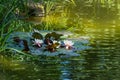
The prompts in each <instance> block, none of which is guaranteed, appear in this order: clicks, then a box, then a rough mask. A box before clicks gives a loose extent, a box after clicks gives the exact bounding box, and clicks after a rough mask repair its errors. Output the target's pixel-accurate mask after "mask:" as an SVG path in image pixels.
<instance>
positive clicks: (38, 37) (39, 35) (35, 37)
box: [32, 32, 43, 39]
mask: <svg viewBox="0 0 120 80" xmlns="http://www.w3.org/2000/svg"><path fill="white" fill-rule="evenodd" d="M32 37H33V38H34V39H43V36H42V34H40V33H38V32H34V33H33V34H32Z"/></svg>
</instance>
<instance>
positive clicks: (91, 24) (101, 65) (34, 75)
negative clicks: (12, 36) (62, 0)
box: [0, 0, 120, 80]
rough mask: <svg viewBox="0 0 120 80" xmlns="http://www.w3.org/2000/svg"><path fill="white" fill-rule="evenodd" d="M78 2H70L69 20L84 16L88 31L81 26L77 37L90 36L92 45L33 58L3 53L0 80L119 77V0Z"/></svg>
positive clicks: (107, 79)
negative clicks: (77, 51)
mask: <svg viewBox="0 0 120 80" xmlns="http://www.w3.org/2000/svg"><path fill="white" fill-rule="evenodd" d="M66 1H67V0H66ZM76 1H78V2H76V5H78V6H76V7H75V8H74V7H71V5H70V7H71V9H72V8H73V10H72V11H71V14H72V15H71V19H70V21H73V18H74V17H75V18H76V19H77V18H79V17H78V16H77V14H79V16H80V17H83V21H82V23H83V24H84V27H85V29H84V30H85V33H83V32H82V31H81V32H80V30H79V29H76V31H75V32H76V33H77V36H78V35H80V36H81V35H82V36H89V37H90V43H89V44H88V45H89V46H90V47H92V48H91V49H88V50H83V51H81V52H80V56H77V57H61V58H60V57H45V56H43V57H40V58H39V60H30V61H24V60H23V61H22V60H21V61H19V60H15V59H14V58H9V57H5V56H2V55H0V80H120V24H119V19H120V17H119V15H120V8H119V7H120V4H119V3H120V1H119V0H76ZM91 1H93V2H95V4H92V3H91ZM96 1H97V3H96ZM107 1H108V2H109V4H108V3H107ZM112 1H113V2H114V3H112ZM88 2H90V4H89V3H88ZM99 2H101V3H100V4H98V3H99ZM112 4H114V5H112ZM85 5H86V6H85ZM100 5H102V7H100ZM105 5H107V7H105ZM111 7H113V8H111ZM117 7H118V9H119V10H117ZM68 8H69V7H68ZM71 9H70V10H71ZM87 18H89V19H93V21H89V20H88V19H87ZM115 18H117V19H118V20H116V21H114V19H115ZM38 22H39V21H38ZM73 23H74V22H73ZM75 23H76V21H75ZM80 29H81V28H80Z"/></svg>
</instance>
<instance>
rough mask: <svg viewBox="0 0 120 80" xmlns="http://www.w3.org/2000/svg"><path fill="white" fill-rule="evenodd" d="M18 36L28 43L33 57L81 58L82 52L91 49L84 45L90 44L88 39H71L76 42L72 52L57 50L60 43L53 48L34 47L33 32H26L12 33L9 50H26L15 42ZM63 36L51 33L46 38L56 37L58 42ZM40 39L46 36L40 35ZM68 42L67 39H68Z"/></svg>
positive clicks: (45, 46) (62, 49) (63, 49)
mask: <svg viewBox="0 0 120 80" xmlns="http://www.w3.org/2000/svg"><path fill="white" fill-rule="evenodd" d="M36 33H37V32H36ZM16 34H17V35H19V37H20V39H21V40H23V41H26V42H27V45H28V48H29V53H31V54H33V55H45V56H61V55H62V56H66V57H67V56H80V53H79V52H80V51H82V50H86V49H90V48H91V47H90V46H87V45H84V44H87V43H89V40H87V39H86V40H79V39H69V40H71V41H72V42H74V45H73V48H72V49H70V50H68V49H66V48H57V47H56V46H58V45H59V44H58V43H56V44H55V45H53V46H52V45H46V44H43V45H42V47H40V48H39V47H38V48H36V47H34V46H33V45H32V43H31V40H30V39H31V37H33V35H32V33H31V32H28V33H27V32H26V33H24V32H16V33H15V32H14V33H12V34H11V36H10V37H9V38H8V40H7V44H8V46H7V47H8V48H11V47H12V48H14V49H17V50H20V51H22V50H24V48H25V46H24V45H18V44H16V43H15V41H14V40H13V37H15V36H16ZM37 34H38V33H37ZM23 35H24V37H23ZM61 36H62V35H61V34H57V33H56V32H51V33H47V34H46V36H45V38H50V37H54V39H55V40H58V39H60V37H61ZM63 36H64V35H63ZM39 38H40V39H44V36H43V34H42V33H41V34H40V35H39ZM66 40H67V38H66ZM58 41H59V40H58ZM51 46H52V49H55V50H53V51H50V50H49V49H51ZM54 46H55V48H53V47H54ZM46 49H48V50H46Z"/></svg>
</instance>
